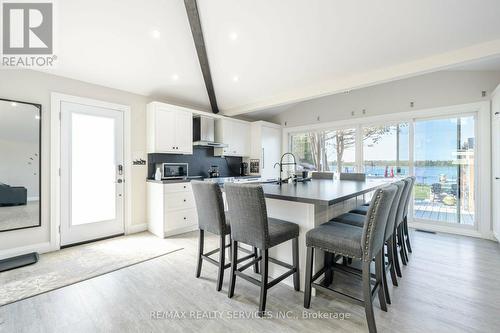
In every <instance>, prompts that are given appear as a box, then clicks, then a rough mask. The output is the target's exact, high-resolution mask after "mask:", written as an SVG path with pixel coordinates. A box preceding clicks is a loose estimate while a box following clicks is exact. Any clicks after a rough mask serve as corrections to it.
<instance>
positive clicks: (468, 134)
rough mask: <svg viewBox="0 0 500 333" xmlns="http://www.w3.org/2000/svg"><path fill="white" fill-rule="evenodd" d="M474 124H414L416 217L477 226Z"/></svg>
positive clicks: (437, 121) (464, 121) (445, 121)
mask: <svg viewBox="0 0 500 333" xmlns="http://www.w3.org/2000/svg"><path fill="white" fill-rule="evenodd" d="M474 143H475V120H474V117H473V116H470V117H453V118H447V119H434V120H422V121H416V122H415V176H416V177H417V180H416V185H415V192H414V198H415V199H414V200H415V202H414V217H416V218H419V219H425V220H434V221H438V222H448V223H459V224H466V225H474V211H475V207H474V196H475V191H474V184H475V181H474V174H475V172H474V167H475V163H474V160H475V158H474V157H475V153H474V149H475V148H474V146H475V144H474Z"/></svg>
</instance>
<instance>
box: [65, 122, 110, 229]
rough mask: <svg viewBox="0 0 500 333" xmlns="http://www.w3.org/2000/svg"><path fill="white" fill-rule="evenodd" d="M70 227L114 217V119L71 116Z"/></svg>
mask: <svg viewBox="0 0 500 333" xmlns="http://www.w3.org/2000/svg"><path fill="white" fill-rule="evenodd" d="M71 130H72V133H71V191H70V193H71V224H72V225H80V224H86V223H93V222H101V221H108V220H113V219H115V218H116V162H115V156H116V152H115V137H116V136H115V120H114V119H111V118H105V117H98V116H91V115H85V114H79V113H73V114H72V118H71Z"/></svg>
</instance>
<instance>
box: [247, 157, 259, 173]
mask: <svg viewBox="0 0 500 333" xmlns="http://www.w3.org/2000/svg"><path fill="white" fill-rule="evenodd" d="M249 175H250V176H257V175H260V160H259V159H251V160H250V173H249Z"/></svg>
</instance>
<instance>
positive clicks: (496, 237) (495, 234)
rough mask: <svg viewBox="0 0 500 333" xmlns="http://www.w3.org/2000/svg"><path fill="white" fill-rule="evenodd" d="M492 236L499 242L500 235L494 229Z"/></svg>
mask: <svg viewBox="0 0 500 333" xmlns="http://www.w3.org/2000/svg"><path fill="white" fill-rule="evenodd" d="M493 238H495V240H496V241H497V242H500V235H499V234H498V233H497V232H495V231H493Z"/></svg>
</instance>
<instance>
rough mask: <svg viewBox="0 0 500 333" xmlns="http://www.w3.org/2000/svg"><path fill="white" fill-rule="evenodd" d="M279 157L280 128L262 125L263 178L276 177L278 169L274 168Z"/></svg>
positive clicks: (278, 172)
mask: <svg viewBox="0 0 500 333" xmlns="http://www.w3.org/2000/svg"><path fill="white" fill-rule="evenodd" d="M280 158H281V130H280V129H279V128H273V127H267V126H262V161H261V163H262V165H261V169H262V170H261V177H262V178H264V179H274V178H276V179H277V178H278V177H279V174H280V169H279V168H278V167H277V168H274V164H275V163H279V161H280Z"/></svg>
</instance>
